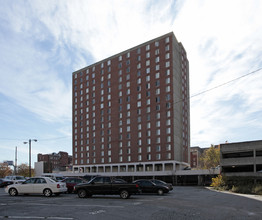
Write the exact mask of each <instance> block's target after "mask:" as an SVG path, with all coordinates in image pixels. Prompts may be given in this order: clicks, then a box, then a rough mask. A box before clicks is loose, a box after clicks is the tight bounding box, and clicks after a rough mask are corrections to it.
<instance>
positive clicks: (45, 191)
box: [44, 189, 53, 197]
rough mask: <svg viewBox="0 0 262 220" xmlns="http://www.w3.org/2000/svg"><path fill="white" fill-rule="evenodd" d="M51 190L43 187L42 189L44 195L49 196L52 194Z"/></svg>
mask: <svg viewBox="0 0 262 220" xmlns="http://www.w3.org/2000/svg"><path fill="white" fill-rule="evenodd" d="M52 194H53V193H52V191H51V189H45V190H44V196H46V197H50V196H52Z"/></svg>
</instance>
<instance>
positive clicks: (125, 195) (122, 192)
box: [120, 190, 130, 199]
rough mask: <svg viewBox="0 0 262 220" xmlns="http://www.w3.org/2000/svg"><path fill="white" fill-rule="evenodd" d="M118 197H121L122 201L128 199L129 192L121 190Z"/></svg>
mask: <svg viewBox="0 0 262 220" xmlns="http://www.w3.org/2000/svg"><path fill="white" fill-rule="evenodd" d="M120 197H121V198H122V199H128V198H129V197H130V194H129V192H128V191H127V190H122V191H121V192H120Z"/></svg>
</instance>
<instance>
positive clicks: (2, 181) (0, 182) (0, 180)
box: [0, 179, 13, 187]
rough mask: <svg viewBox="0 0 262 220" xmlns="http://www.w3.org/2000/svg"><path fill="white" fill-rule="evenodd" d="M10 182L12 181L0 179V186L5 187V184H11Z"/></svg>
mask: <svg viewBox="0 0 262 220" xmlns="http://www.w3.org/2000/svg"><path fill="white" fill-rule="evenodd" d="M11 184H13V181H9V180H5V179H0V187H5V186H8V185H11Z"/></svg>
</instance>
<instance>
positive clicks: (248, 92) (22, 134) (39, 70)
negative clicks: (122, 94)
mask: <svg viewBox="0 0 262 220" xmlns="http://www.w3.org/2000/svg"><path fill="white" fill-rule="evenodd" d="M0 5H1V7H0V57H1V59H0V65H1V68H0V162H1V161H3V160H14V154H15V146H17V147H18V164H20V163H27V161H28V145H24V144H23V142H24V141H28V139H30V138H31V139H35V138H36V139H38V142H37V143H35V142H33V143H32V152H33V155H32V162H35V161H36V160H37V158H36V155H37V153H52V152H58V151H66V152H68V153H70V154H71V153H72V147H71V142H72V139H71V105H72V103H71V102H72V101H71V100H72V98H71V91H72V88H71V86H72V85H71V76H72V72H73V71H75V70H78V69H80V68H83V67H85V66H87V65H90V64H92V63H94V62H97V61H99V60H101V59H104V58H106V57H108V56H111V55H114V54H116V53H119V52H121V51H123V50H126V49H128V48H130V47H134V46H136V45H138V44H141V43H143V42H145V41H148V40H151V39H153V38H155V37H158V36H161V35H164V34H166V33H168V32H170V31H173V32H174V34H175V35H176V37H177V39H178V41H180V42H182V44H183V45H184V47H185V49H186V51H187V55H188V59H189V64H190V94H191V95H194V94H198V93H200V92H202V91H205V90H208V89H210V88H213V87H216V86H218V85H220V84H223V83H225V82H228V81H230V80H232V79H235V78H237V77H240V76H242V75H245V74H247V73H249V72H252V71H255V70H257V69H259V68H261V67H262V13H261V12H262V2H261V1H259V0H257V1H256V0H249V1H247V0H230V1H228V0H217V1H216V0H206V1H205V0H203V1H199V0H188V1H184V0H181V1H171V0H161V1H156V0H155V1H146V0H127V1H125V0H123V1H120V0H118V1H117V0H116V1H111V0H104V1H101V0H99V1H92V0H83V1H80V0H61V1H58V0H45V1H41V0H39V1H37V0H34V1H29V0H28V1H9V0H0ZM261 94H262V71H258V72H256V73H254V74H250V75H249V76H247V77H244V78H242V79H240V80H237V81H234V82H232V83H229V84H227V85H225V86H222V87H219V88H217V89H215V90H212V91H210V92H207V93H204V94H202V95H199V96H196V97H194V98H192V99H191V111H190V114H191V146H200V147H209V146H210V145H211V144H220V143H224V142H225V141H228V142H239V141H249V140H259V139H262V136H261V134H262V123H261V121H262V109H261V106H262V99H261Z"/></svg>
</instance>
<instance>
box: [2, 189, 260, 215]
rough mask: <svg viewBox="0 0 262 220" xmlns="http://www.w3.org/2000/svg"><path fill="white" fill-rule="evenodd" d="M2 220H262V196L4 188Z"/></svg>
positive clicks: (202, 191) (195, 191) (198, 191)
mask: <svg viewBox="0 0 262 220" xmlns="http://www.w3.org/2000/svg"><path fill="white" fill-rule="evenodd" d="M1 219H30V220H31V219H50V220H52V219H54V220H82V219H83V220H85V219H88V220H89V219H91V220H92V219H98V220H99V219H103V220H111V219H112V220H123V219H127V220H133V219H134V220H138V219H142V220H147V219H148V220H149V219H150V220H169V219H170V220H173V219H176V220H180V219H182V220H184V219H185V220H187V219H192V220H198V219H199V220H200V219H201V220H203V219H204V220H205V219H210V220H213V219H214V220H220V219H243V220H244V219H252V220H253V219H259V220H261V219H262V196H252V195H249V196H248V195H244V196H242V195H238V194H232V193H223V192H217V191H214V190H212V189H208V188H204V187H174V190H173V191H171V192H170V193H168V194H165V195H163V196H158V195H155V194H149V195H147V194H142V195H132V196H131V198H130V199H121V198H120V197H119V196H93V197H92V198H85V199H80V198H78V196H77V195H75V194H63V195H60V196H59V197H55V196H53V197H51V198H46V197H44V196H42V195H26V196H25V195H19V196H16V197H11V196H9V195H8V194H7V193H5V192H4V189H3V188H0V220H1Z"/></svg>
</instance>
